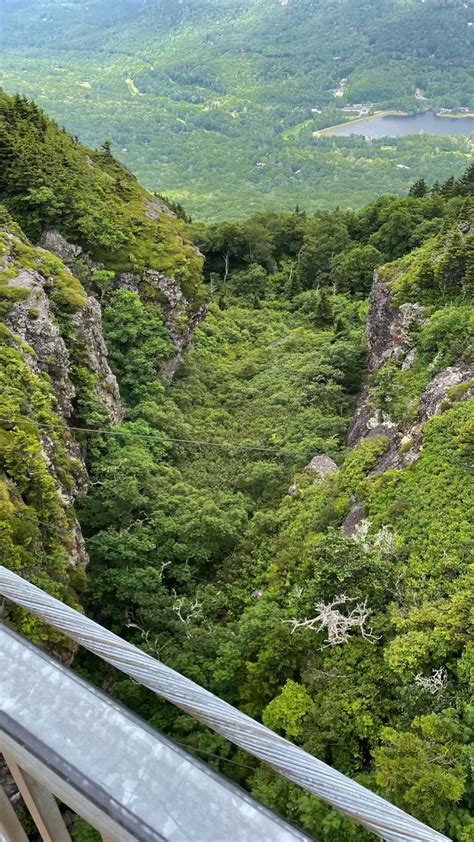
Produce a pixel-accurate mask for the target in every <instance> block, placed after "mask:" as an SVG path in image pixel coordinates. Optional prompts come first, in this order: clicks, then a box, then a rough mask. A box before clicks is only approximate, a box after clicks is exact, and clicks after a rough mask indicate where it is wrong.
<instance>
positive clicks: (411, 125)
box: [324, 111, 474, 137]
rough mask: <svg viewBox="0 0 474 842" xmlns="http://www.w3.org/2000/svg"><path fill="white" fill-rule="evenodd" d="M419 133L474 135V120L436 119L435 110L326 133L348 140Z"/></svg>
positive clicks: (369, 119) (369, 120)
mask: <svg viewBox="0 0 474 842" xmlns="http://www.w3.org/2000/svg"><path fill="white" fill-rule="evenodd" d="M418 132H427V133H429V134H435V135H458V136H460V137H466V136H467V135H469V134H471V132H474V117H437V115H436V114H435V113H434V111H425V112H424V113H423V114H410V115H407V116H406V117H401V116H396V115H392V116H386V117H382V116H380V117H377V116H375V117H367V119H364V120H358V121H357V122H355V123H346V124H345V125H343V126H339V128H335V129H333V130H331V131H328V132H327V134H328V135H337V136H338V137H348V136H349V135H351V134H361V135H364V136H365V137H402V136H403V135H407V134H417V133H418ZM324 133H325V134H326V132H324Z"/></svg>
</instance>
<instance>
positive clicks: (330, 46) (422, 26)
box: [0, 0, 474, 221]
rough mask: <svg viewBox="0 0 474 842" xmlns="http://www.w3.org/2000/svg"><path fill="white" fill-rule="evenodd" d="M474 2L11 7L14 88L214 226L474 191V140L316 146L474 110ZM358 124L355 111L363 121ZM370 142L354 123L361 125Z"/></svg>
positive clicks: (53, 2)
mask: <svg viewBox="0 0 474 842" xmlns="http://www.w3.org/2000/svg"><path fill="white" fill-rule="evenodd" d="M473 11H474V2H473V0H337V2H335V0H318V2H315V0H286V2H285V0H180V2H176V0H153V2H150V0H116V2H114V3H111V2H110V0H87V2H86V0H68V2H62V0H2V20H1V24H2V25H1V27H0V86H2V87H3V88H5V90H6V91H8V92H10V93H12V94H14V93H16V92H20V93H22V94H25V95H26V96H29V97H30V98H33V99H35V100H36V101H37V102H38V103H40V104H41V105H42V106H43V107H44V108H46V110H47V111H48V113H49V114H51V115H52V116H53V117H54V118H55V119H56V120H58V122H59V123H60V124H61V125H65V126H66V128H67V129H68V130H69V131H70V132H72V133H73V134H77V135H78V137H79V138H80V140H81V141H82V142H84V143H86V144H88V145H90V146H94V147H95V146H99V145H100V144H101V143H103V141H104V140H105V139H107V138H108V139H109V140H110V141H111V142H112V144H113V151H114V155H115V156H116V157H118V158H119V159H120V160H122V161H123V162H124V163H125V164H126V165H127V167H129V168H130V169H131V170H132V171H133V172H134V173H135V174H136V175H137V176H138V177H139V178H140V180H141V181H142V183H143V184H144V185H145V186H146V187H148V188H149V189H150V190H157V191H159V192H161V193H165V194H166V195H167V196H171V197H172V198H173V199H174V200H175V201H180V202H182V203H184V204H185V206H186V208H187V210H188V212H189V213H191V214H192V215H193V216H196V217H197V218H199V219H206V220H212V221H219V220H221V219H223V218H225V219H235V218H241V219H245V218H248V217H249V216H251V215H252V214H253V213H256V212H260V211H265V212H266V211H268V210H273V211H282V210H287V211H288V210H290V211H292V210H294V208H295V206H296V205H297V204H299V205H300V207H301V208H302V209H304V210H306V211H307V212H310V211H311V212H314V211H316V210H319V209H321V208H323V207H326V208H336V207H343V208H361V207H363V206H364V205H365V204H367V203H368V202H369V201H371V200H372V199H373V198H374V197H375V196H377V195H382V194H385V193H394V194H398V195H402V196H403V195H406V193H407V192H408V189H409V186H410V184H411V183H412V182H414V181H416V180H417V179H418V178H421V177H424V178H426V179H427V180H428V181H430V183H432V182H434V181H435V180H436V179H438V180H439V181H445V180H446V179H447V178H449V177H450V176H451V175H454V176H455V177H456V178H460V177H461V175H462V173H463V171H464V170H465V169H466V167H467V166H468V164H469V158H470V156H471V155H472V134H471V135H470V136H469V135H467V134H466V136H460V137H455V136H454V135H456V133H457V132H456V123H457V122H458V121H456V119H454V118H453V119H447V120H445V121H444V122H447V123H450V124H451V126H452V130H453V131H452V135H453V136H446V137H436V136H432V135H429V134H425V133H423V134H415V135H412V136H407V137H390V138H380V139H373V140H370V138H369V139H368V140H366V139H365V138H364V137H362V136H356V135H355V136H353V137H345V138H340V137H339V138H335V137H320V138H316V137H314V136H313V133H314V132H315V131H316V130H318V129H322V128H324V127H327V126H334V125H337V124H339V123H344V122H346V121H347V119H348V116H350V114H349V115H348V113H347V112H345V111H344V109H345V108H347V107H350V106H351V105H352V104H357V103H358V104H359V106H360V108H362V107H366V108H368V109H369V110H370V111H371V112H373V111H385V110H387V109H388V110H393V109H394V110H395V111H402V112H408V113H416V112H420V111H425V110H427V109H433V110H434V111H436V112H437V111H439V110H440V109H442V108H445V109H450V110H451V111H454V112H455V113H457V112H459V109H461V108H463V109H464V110H467V111H469V112H473V110H474V95H473V86H472V54H473V41H472V36H473V32H474V29H473V28H472V23H473V22H474V14H473ZM356 111H357V109H356ZM354 129H355V130H356V127H354Z"/></svg>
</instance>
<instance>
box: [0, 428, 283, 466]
mask: <svg viewBox="0 0 474 842" xmlns="http://www.w3.org/2000/svg"><path fill="white" fill-rule="evenodd" d="M0 424H13V425H15V426H21V425H22V424H29V425H30V426H33V427H40V428H41V429H42V430H60V431H63V432H67V431H68V430H72V431H73V432H77V433H87V434H88V435H96V436H126V437H127V436H128V437H129V438H132V439H133V438H136V439H145V441H147V440H150V441H151V440H154V436H153V435H152V434H150V433H138V432H136V431H134V430H118V429H117V428H114V429H112V430H97V429H96V428H94V427H73V426H70V425H69V424H67V425H65V424H64V425H63V424H49V423H48V424H46V423H44V422H40V421H33V420H30V419H29V418H20V419H12V418H0ZM156 434H157V435H162V436H163V441H162V442H159V443H160V444H166V443H167V442H173V443H177V444H195V445H197V446H198V447H216V448H223V449H230V450H248V451H265V452H268V453H273V454H274V455H275V456H278V455H281V456H282V457H283V456H284V457H288V454H286V453H284V452H283V451H282V450H281V449H279V448H277V447H268V446H267V445H264V444H262V445H260V444H232V443H231V442H218V441H205V440H201V439H178V438H173V437H172V436H169V435H168V434H167V433H165V432H163V431H158V430H157V431H156ZM155 443H158V442H156V441H155Z"/></svg>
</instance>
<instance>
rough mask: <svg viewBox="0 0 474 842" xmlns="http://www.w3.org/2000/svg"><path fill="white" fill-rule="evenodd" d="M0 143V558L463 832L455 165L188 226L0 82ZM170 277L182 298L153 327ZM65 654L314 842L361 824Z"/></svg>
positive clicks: (461, 316) (461, 260)
mask: <svg viewBox="0 0 474 842" xmlns="http://www.w3.org/2000/svg"><path fill="white" fill-rule="evenodd" d="M118 8H119V9H120V6H119V7H118ZM211 8H212V6H211ZM0 151H1V154H2V155H3V158H4V160H5V161H6V167H5V168H4V169H3V170H2V172H1V173H0V202H2V203H3V205H4V206H5V209H4V210H2V212H1V216H0V229H1V230H0V255H1V258H2V262H1V267H2V271H1V273H0V307H1V314H2V322H3V323H2V327H1V332H0V355H1V369H0V387H1V388H0V419H1V424H0V470H1V473H0V480H1V481H0V534H1V537H2V541H1V544H0V547H1V549H0V553H1V557H2V562H4V563H6V564H9V565H10V566H12V567H13V569H15V570H17V571H18V572H20V573H21V574H22V575H24V576H26V577H27V578H29V579H31V580H33V581H35V582H37V583H38V584H40V585H41V586H43V587H45V588H47V589H48V590H50V591H51V592H53V593H55V594H57V595H58V596H60V597H61V598H62V599H66V600H68V601H70V602H72V603H73V604H77V603H79V602H81V603H82V604H83V605H84V606H85V607H86V609H87V611H88V613H89V614H91V615H93V616H95V617H96V618H97V619H98V620H99V621H100V622H102V623H104V624H105V625H107V626H108V627H109V628H111V629H113V630H114V631H116V632H118V633H120V634H121V635H123V636H124V637H126V638H128V639H129V640H131V641H132V642H134V643H136V644H137V645H139V646H142V647H143V648H144V649H145V650H146V651H148V652H151V653H152V654H154V655H156V656H158V657H159V658H160V659H162V660H163V661H164V662H165V663H167V664H169V665H171V666H173V667H175V668H177V669H179V670H180V671H182V672H183V673H185V674H186V675H188V676H190V677H191V678H193V679H194V680H196V681H198V682H200V683H201V684H203V685H205V686H206V687H208V688H209V689H210V690H212V691H213V692H215V693H217V694H218V695H220V696H221V697H223V698H225V699H227V700H228V701H230V702H231V703H233V704H235V705H237V706H238V707H240V708H241V709H243V710H245V711H246V712H248V713H250V714H251V715H253V716H255V717H258V718H261V719H262V720H263V721H264V722H265V723H266V724H267V725H269V726H270V727H271V728H273V729H275V730H276V731H277V732H278V733H281V734H283V735H285V736H287V737H289V738H290V739H291V740H293V741H295V742H297V743H298V744H299V745H301V746H303V747H304V748H305V749H306V750H307V751H309V752H311V753H314V754H315V755H316V756H318V757H320V758H322V759H323V760H325V761H326V762H328V763H331V764H333V765H334V766H336V767H337V768H338V769H340V770H341V771H342V772H344V773H345V774H347V775H349V776H351V777H352V778H355V779H357V780H359V781H361V782H362V783H364V784H365V785H367V786H369V787H370V788H372V789H374V790H376V791H378V792H380V793H381V794H382V795H384V796H386V797H388V798H389V799H391V800H392V801H394V802H395V803H397V804H399V805H400V806H401V807H403V808H404V809H406V810H408V811H410V812H412V813H413V814H414V815H416V816H419V817H420V818H421V819H422V820H423V821H425V822H427V823H428V824H429V825H431V826H433V827H435V828H437V829H439V830H442V831H444V832H445V833H447V834H448V835H449V836H450V837H451V838H452V839H453V840H455V842H470V840H471V839H472V833H473V830H474V825H473V819H472V807H473V789H472V762H471V761H472V755H471V748H472V734H473V730H472V724H473V710H472V692H473V689H474V688H473V684H472V680H473V649H472V606H473V598H474V587H473V585H474V583H473V581H472V544H473V528H472V524H473V522H474V519H473V516H474V511H473V508H472V506H473V500H474V495H473V493H472V492H473V475H472V454H473V448H474V437H473V430H474V428H473V421H474V414H473V413H474V400H473V398H472V396H473V388H474V372H473V369H472V362H473V361H472V357H473V347H472V343H473V328H474V325H473V307H472V296H473V292H474V241H473V237H474V234H473V226H474V217H473V202H474V168H473V167H472V166H471V167H469V168H468V169H467V170H466V171H465V172H464V174H463V175H462V176H460V177H459V178H455V177H450V178H449V179H447V180H445V181H444V180H440V181H438V182H437V183H434V184H427V183H426V182H425V181H423V180H417V181H416V182H415V183H413V185H412V187H411V189H410V191H409V192H410V195H408V196H406V197H403V198H400V197H395V196H383V197H381V198H378V199H377V200H375V201H373V202H372V203H371V204H369V205H367V206H366V207H365V208H364V209H362V210H357V211H346V210H340V209H339V210H319V211H317V212H315V213H312V214H307V213H305V212H303V211H301V210H296V211H294V212H288V211H279V212H268V213H260V214H256V215H254V216H252V217H250V218H249V219H247V220H242V221H225V220H220V221H219V222H215V223H212V224H205V223H203V222H198V223H194V224H193V225H192V226H190V227H188V226H187V225H186V223H185V221H184V220H183V219H182V218H180V217H182V216H183V215H184V214H183V212H182V209H181V208H179V207H176V208H175V210H176V211H177V213H178V215H175V214H173V213H171V212H170V211H169V210H168V209H167V207H166V205H165V204H164V203H163V201H162V200H160V199H158V198H157V197H153V196H152V195H151V194H149V193H147V192H146V191H145V190H144V189H143V188H142V187H141V186H140V185H139V184H138V182H137V181H136V179H135V178H134V176H132V175H131V174H130V173H129V172H128V171H127V170H126V169H125V168H124V167H123V166H122V165H120V164H118V163H117V162H116V161H115V160H114V158H113V157H112V155H111V152H110V148H109V147H108V145H107V144H106V145H105V146H104V147H103V148H102V149H101V150H99V151H98V152H94V151H91V150H90V149H86V148H85V147H83V146H81V145H80V144H79V143H78V142H77V140H75V139H74V138H72V137H71V136H69V135H68V134H67V133H66V132H64V131H62V130H61V129H60V128H58V127H57V126H56V125H55V124H54V123H52V122H51V121H50V120H48V119H47V118H46V117H45V115H44V114H43V112H42V111H41V110H40V109H39V108H38V107H37V106H35V105H34V104H32V103H31V102H29V101H27V100H25V99H23V98H22V97H19V96H17V97H14V98H10V97H8V96H6V95H5V94H2V95H1V98H0ZM22 228H23V229H24V230H23V231H22ZM25 232H26V233H25ZM52 232H55V236H56V237H58V236H59V235H61V236H62V237H67V242H66V241H65V240H63V239H61V240H60V242H61V244H62V245H61V248H62V249H63V251H64V249H65V246H64V244H65V243H66V246H68V243H69V246H70V245H71V244H79V246H80V247H81V248H82V251H81V252H77V251H76V250H74V249H73V250H72V252H71V250H69V251H68V249H67V248H66V250H65V251H64V254H65V259H66V260H67V261H68V266H65V265H64V264H63V263H62V261H61V260H60V259H59V258H58V257H56V256H55V255H53V254H52V253H51V252H49V251H46V250H45V249H44V248H41V247H40V246H39V245H38V243H41V242H44V237H45V235H48V234H49V235H50V236H51V234H52ZM192 242H194V244H195V245H197V246H198V247H199V249H200V252H198V251H197V250H196V248H195V246H193V245H192ZM68 254H69V257H68ZM71 255H72V257H71ZM71 269H72V273H71V271H70V270H71ZM374 272H375V282H374ZM28 273H30V274H29V275H28ZM25 275H28V277H31V278H33V281H34V285H35V287H34V289H35V291H36V292H35V294H39V292H38V290H40V289H41V290H42V292H41V295H42V296H43V298H41V299H38V301H40V300H41V302H42V303H41V306H39V305H35V306H33V305H32V303H31V301H30V300H29V298H28V295H29V293H28V291H27V290H26V289H25V282H24V278H25ZM163 278H165V279H166V283H167V284H169V285H170V287H171V289H172V292H173V295H174V296H175V297H176V300H180V299H179V295H178V292H179V291H180V290H181V291H183V290H184V291H185V293H186V296H187V299H186V300H187V302H188V303H187V307H188V309H187V310H183V309H181V310H179V315H178V317H177V318H175V319H174V321H173V320H172V319H171V318H170V314H169V312H168V313H167V311H166V306H165V304H166V302H165V299H164V296H163V289H165V288H166V287H163V286H162V287H159V286H156V283H162V281H163ZM154 283H155V286H154V285H153V284H154ZM177 290H178V292H177ZM369 294H370V302H369V300H368V298H369ZM387 295H389V296H390V300H391V305H390V308H389V310H388V311H385V310H384V305H383V301H385V300H386V298H384V296H387ZM380 296H381V297H380ZM91 301H93V302H95V305H94V306H95V307H97V306H98V302H100V305H101V310H102V328H100V325H99V326H98V329H101V330H103V336H104V338H105V341H106V344H107V349H108V360H109V363H110V365H111V367H112V369H113V372H114V374H115V375H116V376H117V378H118V383H119V385H120V394H121V402H122V406H121V412H120V414H119V415H116V417H115V418H114V419H111V417H110V414H108V413H107V412H106V411H105V409H104V406H105V405H104V403H103V398H104V395H103V392H101V391H100V388H99V387H100V377H99V375H98V374H97V368H96V369H94V368H93V367H91V362H90V357H89V356H88V352H87V348H86V338H87V332H86V329H85V324H86V322H84V320H81V318H82V317H81V313H83V312H84V309H85V308H86V307H89V308H90V307H91V306H92V305H91ZM203 307H204V310H203ZM22 308H23V309H22ZM25 308H26V309H25ZM205 308H207V314H206V312H205ZM381 312H382V314H383V313H385V316H384V318H386V321H384V320H383V319H382V318H381V317H380V313H381ZM198 313H200V314H201V321H200V322H199V321H198V322H196V321H195V318H196V314H198ZM19 314H20V317H21V318H20V317H19ZM45 314H46V315H45ZM368 315H369V340H370V342H369V347H367V318H368ZM204 316H205V317H204ZM45 320H46V322H47V325H46V327H47V331H46V333H45V334H44V335H45V336H46V337H48V336H49V337H50V336H52V335H53V336H54V337H55V342H57V343H59V345H57V347H64V349H65V352H64V353H65V357H64V359H65V360H66V362H67V360H69V362H68V365H69V368H70V374H69V377H70V379H71V383H72V387H73V388H69V391H68V394H67V395H66V397H64V396H62V400H63V401H64V400H65V401H66V404H67V411H66V410H65V409H64V406H63V405H62V404H61V402H60V400H59V398H58V394H57V385H55V384H57V383H58V381H59V382H61V377H62V376H63V374H62V370H61V366H60V365H59V363H58V358H57V356H56V357H55V356H54V355H51V354H45V355H44V356H43V357H42V358H41V359H40V363H41V365H39V364H38V359H39V357H38V353H36V352H35V350H34V349H32V348H31V346H30V345H29V344H28V343H26V342H25V341H24V340H23V341H21V338H19V336H18V331H19V329H20V328H21V329H23V328H22V325H24V323H25V321H26V323H27V324H29V325H31V326H32V327H31V330H30V333H29V334H28V336H29V338H30V341H31V342H32V341H33V340H34V338H35V336H36V337H37V336H38V333H37V331H38V329H39V328H38V325H39V326H40V327H41V325H43V327H44V324H45ZM190 325H194V329H195V336H194V342H193V345H192V347H191V348H188V350H187V353H186V354H185V355H184V358H183V359H181V364H180V367H179V368H178V370H177V371H176V374H175V377H174V380H173V381H172V382H170V378H169V376H167V374H166V373H167V371H168V369H167V365H168V363H169V361H170V359H171V358H172V356H173V353H175V352H176V348H175V343H176V335H177V333H179V330H181V331H182V330H184V331H186V330H189V327H190ZM44 329H45V330H46V328H44ZM35 331H36V333H35ZM61 342H62V343H63V345H61V346H60V343H61ZM391 342H395V345H394V347H392V346H391V344H390V343H391ZM397 343H398V345H397ZM40 350H41V349H40ZM35 354H36V356H35ZM377 354H378V355H379V357H380V359H378V361H377V359H376V358H377ZM66 362H65V363H64V365H66ZM368 369H369V370H370V375H369V372H368ZM368 375H369V376H368ZM109 388H110V382H109ZM109 397H110V395H109ZM357 407H358V410H357ZM366 410H368V411H369V415H368V416H367V418H366V421H367V424H366V431H365V433H364V432H361V429H362V427H363V424H362V421H363V419H364V412H366ZM355 413H356V414H355ZM354 417H355V419H356V423H355V424H354V425H352V421H353V419H354ZM364 423H365V422H364ZM361 424H362V427H361ZM351 426H352V429H351ZM70 428H73V433H74V441H75V442H76V444H75V445H74V447H72V445H71V436H72V433H71V430H70ZM76 428H77V429H76ZM350 430H351V432H350V436H349V438H348V432H349V431H350ZM314 457H316V459H314ZM80 459H83V460H85V464H86V467H87V472H88V480H87V481H86V480H85V479H84V478H82V480H81V468H80ZM81 482H82V486H81ZM75 486H79V487H80V488H82V492H81V491H79V492H78V493H76V497H79V499H78V500H77V502H74V494H73V489H74V487H75ZM58 489H60V490H61V493H59V490H58ZM76 517H78V518H79V522H80V526H81V529H82V534H83V536H84V537H85V541H86V546H87V551H88V553H89V557H90V563H89V566H88V568H87V570H86V571H85V570H84V569H83V568H81V567H80V566H79V567H72V566H71V564H70V558H71V554H72V551H73V550H72V548H73V547H74V546H75V544H74V541H75V538H74V534H75V529H76V527H77V523H76V520H75V518H76ZM351 523H352V527H351V528H350V524H351ZM76 537H77V535H76ZM328 618H329V620H328ZM10 619H13V620H14V621H15V623H16V625H17V626H18V627H20V628H21V630H22V631H23V632H24V633H27V634H29V635H30V636H31V637H32V638H33V639H34V640H36V641H37V642H41V643H43V644H46V645H48V646H49V647H50V648H51V647H53V648H54V649H55V651H62V650H61V647H60V644H59V641H58V640H57V638H56V637H54V636H53V637H51V636H50V635H48V634H47V633H46V631H45V629H44V628H43V627H41V626H39V625H38V624H36V623H34V624H32V623H31V621H30V620H29V619H28V618H27V617H25V615H23V614H21V613H18V612H17V613H14V614H13V615H12V616H11V617H10ZM329 621H330V622H329ZM330 623H332V625H331V624H330ZM76 666H77V667H78V668H80V669H81V671H82V672H83V674H85V675H87V676H88V677H89V678H90V679H92V680H94V681H96V682H98V683H99V684H102V685H104V684H106V686H107V688H108V689H109V691H112V692H113V693H114V695H115V696H116V697H117V698H119V699H120V700H122V701H124V702H126V703H127V704H128V705H129V706H130V707H131V708H133V709H134V710H135V711H137V712H138V713H140V714H141V715H143V716H145V717H146V718H147V719H148V721H150V722H151V723H152V724H153V725H155V726H159V727H160V728H162V729H163V730H164V731H165V732H166V733H168V734H169V735H171V736H173V737H174V738H175V739H176V740H178V741H179V742H180V743H184V744H185V745H186V746H187V747H188V748H189V749H190V750H191V751H195V752H196V753H198V754H199V756H201V757H203V758H205V759H207V760H208V761H209V762H210V763H212V765H213V766H215V767H216V768H217V769H219V770H220V771H221V772H222V773H224V774H227V775H229V776H231V777H233V778H234V779H235V780H237V781H238V782H239V783H241V784H242V785H243V786H245V787H247V788H248V789H249V790H250V791H251V792H252V793H254V794H255V795H256V796H257V797H259V798H261V799H262V800H264V801H265V802H266V803H268V804H270V805H271V806H272V807H274V808H275V809H276V810H278V811H280V812H281V813H284V814H285V815H286V816H288V817H289V818H290V819H292V820H294V821H296V822H298V823H300V824H301V825H303V826H304V827H305V828H306V829H307V830H308V831H309V832H310V833H312V834H314V836H315V837H316V838H318V839H322V840H326V841H327V842H336V840H340V839H348V840H351V839H354V840H361V842H362V840H365V839H368V838H370V837H369V835H368V834H366V833H365V832H364V831H362V830H360V829H359V828H357V826H356V825H354V824H352V823H350V822H348V821H346V820H345V819H343V818H342V817H341V816H339V815H337V814H336V813H335V812H334V811H332V810H331V809H329V808H328V807H326V806H325V805H323V804H322V802H319V801H318V800H317V799H314V798H312V797H310V796H308V795H307V794H305V793H303V792H302V791H300V790H299V789H297V788H296V787H295V786H293V785H292V784H289V783H288V782H285V781H284V780H283V779H280V778H278V777H277V776H276V775H274V774H273V773H271V772H269V770H268V769H267V768H266V767H264V766H262V765H260V764H259V763H257V762H256V761H255V760H253V759H252V758H250V757H248V756H246V755H244V754H243V753H242V752H240V751H237V750H235V749H234V748H233V747H232V746H231V745H230V744H229V743H227V742H226V741H224V740H223V739H220V738H218V737H217V736H216V735H214V734H211V733H210V732H208V731H207V730H206V729H204V728H202V727H201V726H199V725H198V724H197V723H196V722H193V721H191V720H190V719H189V718H188V717H186V716H185V715H184V714H180V715H177V714H176V711H175V710H173V711H172V710H171V709H170V707H169V706H168V705H167V704H165V703H162V702H160V700H158V699H157V698H155V697H153V698H151V697H150V694H149V693H148V692H147V691H145V689H144V688H142V687H140V686H139V685H138V684H136V683H134V682H129V681H126V680H124V679H122V678H121V677H119V676H118V675H113V676H112V675H111V674H110V672H109V671H108V670H105V671H102V670H101V669H100V668H99V667H98V665H97V663H96V662H92V661H90V660H89V659H88V658H86V657H84V656H83V657H82V658H79V659H77V660H76ZM74 833H75V838H76V840H78V842H84V840H85V839H90V836H89V835H88V834H89V831H88V830H86V829H85V828H84V827H83V826H82V825H80V824H78V825H77V827H76V828H75V831H74Z"/></svg>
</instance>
